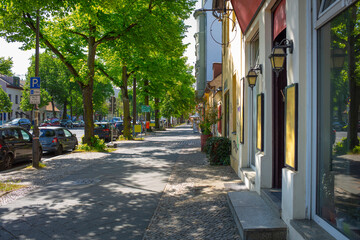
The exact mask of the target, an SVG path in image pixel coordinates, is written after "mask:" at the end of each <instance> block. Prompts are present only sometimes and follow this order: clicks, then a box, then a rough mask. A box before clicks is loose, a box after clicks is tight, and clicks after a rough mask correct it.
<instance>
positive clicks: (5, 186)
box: [0, 180, 26, 193]
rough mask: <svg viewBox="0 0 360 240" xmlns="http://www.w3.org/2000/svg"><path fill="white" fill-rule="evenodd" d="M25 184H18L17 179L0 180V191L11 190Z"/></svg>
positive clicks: (22, 186)
mask: <svg viewBox="0 0 360 240" xmlns="http://www.w3.org/2000/svg"><path fill="white" fill-rule="evenodd" d="M24 187H26V185H20V180H19V181H15V182H14V181H5V182H0V193H4V192H11V191H14V190H17V189H20V188H24Z"/></svg>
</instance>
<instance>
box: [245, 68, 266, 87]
mask: <svg viewBox="0 0 360 240" xmlns="http://www.w3.org/2000/svg"><path fill="white" fill-rule="evenodd" d="M256 71H259V72H260V74H262V65H261V64H259V65H256V66H255V67H254V68H250V70H249V72H248V75H247V76H246V78H247V80H248V83H249V87H251V89H252V88H253V87H255V85H256V80H257V77H258V74H257V73H256Z"/></svg>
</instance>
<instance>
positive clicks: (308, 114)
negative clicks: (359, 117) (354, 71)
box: [222, 0, 360, 239]
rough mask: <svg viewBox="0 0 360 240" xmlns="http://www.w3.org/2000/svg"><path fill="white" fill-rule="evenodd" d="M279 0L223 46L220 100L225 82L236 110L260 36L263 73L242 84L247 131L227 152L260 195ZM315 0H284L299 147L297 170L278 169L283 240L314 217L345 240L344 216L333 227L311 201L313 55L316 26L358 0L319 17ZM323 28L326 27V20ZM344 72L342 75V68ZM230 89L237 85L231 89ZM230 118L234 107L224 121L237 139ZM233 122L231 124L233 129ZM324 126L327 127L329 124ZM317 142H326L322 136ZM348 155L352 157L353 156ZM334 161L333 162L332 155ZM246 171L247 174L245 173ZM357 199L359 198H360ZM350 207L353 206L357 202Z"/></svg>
mask: <svg viewBox="0 0 360 240" xmlns="http://www.w3.org/2000/svg"><path fill="white" fill-rule="evenodd" d="M278 2H279V1H276V0H266V1H264V2H263V5H262V7H261V9H260V10H259V12H258V13H257V15H256V16H255V17H254V18H253V21H252V23H251V25H250V26H249V27H248V30H247V31H246V32H245V33H244V35H243V36H241V37H240V38H239V39H238V38H236V40H235V41H234V42H232V43H230V44H225V45H224V46H223V81H224V82H223V89H224V92H223V96H222V98H223V102H224V97H225V94H226V92H227V90H226V86H227V88H228V89H229V90H228V91H229V93H230V95H233V98H232V97H230V101H229V105H230V106H229V107H230V109H237V107H238V106H239V97H240V94H239V92H240V81H239V80H240V79H241V78H242V77H245V76H246V75H247V73H248V71H249V70H250V68H251V67H254V59H253V56H252V55H253V45H254V39H255V38H256V36H258V38H259V56H258V62H257V63H258V64H261V65H262V73H259V74H258V78H257V83H256V86H255V87H254V88H253V89H251V88H249V87H248V84H247V80H246V82H245V91H244V93H245V124H244V127H245V129H246V131H245V134H244V143H243V144H241V143H240V144H239V147H238V150H237V151H238V152H237V154H236V153H235V151H234V148H233V149H232V154H231V156H232V162H231V165H232V167H233V168H234V170H235V171H236V172H237V174H238V175H239V176H240V177H241V178H242V179H243V180H244V182H245V183H246V185H247V186H248V188H249V189H251V190H256V191H257V192H258V193H259V194H260V193H261V190H262V189H266V188H272V187H273V172H272V169H273V168H274V167H275V166H274V163H273V161H274V159H273V158H274V157H273V148H274V142H273V119H274V117H275V116H273V107H274V106H273V96H272V95H273V84H276V81H277V79H276V77H274V76H273V75H274V74H273V72H272V69H271V64H270V61H269V58H268V56H269V55H270V54H271V51H272V48H273V46H272V45H273V38H272V27H273V26H272V21H273V20H272V19H273V16H272V11H273V10H274V7H275V6H276V4H277V3H278ZM319 2H321V1H315V0H307V1H302V0H294V1H289V0H287V1H286V38H287V39H290V40H292V41H293V44H294V50H293V53H289V50H287V53H288V55H287V59H286V63H285V64H286V70H287V72H286V78H287V86H290V85H292V84H297V85H298V98H297V99H298V112H297V113H298V126H297V130H298V135H297V145H296V146H297V149H298V152H297V155H296V157H297V169H291V168H289V167H286V166H285V167H284V168H282V178H281V183H282V189H281V190H282V201H281V203H282V205H281V218H282V219H283V220H284V222H285V223H286V224H287V225H288V226H289V236H288V239H302V238H301V237H300V236H301V234H299V233H298V232H297V231H296V230H295V229H294V228H293V227H291V223H290V221H291V220H296V219H310V220H313V221H314V222H316V223H318V224H319V225H320V226H321V227H322V228H323V229H324V231H325V232H328V233H330V234H332V235H333V236H334V237H335V238H336V239H348V238H346V237H345V235H342V234H341V233H340V232H339V231H337V230H338V229H341V224H342V223H341V221H345V220H344V219H341V215H340V216H337V219H335V220H334V221H336V224H338V225H336V224H335V225H334V223H333V226H331V224H329V222H326V221H324V220H323V219H321V218H320V217H319V216H318V213H317V212H316V209H317V205H316V204H317V202H316V201H317V198H318V196H317V192H316V189H317V188H318V186H317V181H318V179H317V174H318V172H317V168H318V167H317V163H318V161H319V160H318V155H317V154H318V151H319V150H318V145H317V144H318V142H319V139H318V137H317V136H318V135H317V134H318V128H319V125H318V121H319V119H318V115H317V114H318V112H317V111H318V106H317V104H318V101H319V100H318V95H317V91H318V89H317V84H318V81H320V80H319V77H318V71H320V70H319V68H318V67H317V64H318V62H317V61H318V60H317V54H319V53H318V51H319V50H318V48H319V43H318V42H317V37H318V35H317V32H318V30H319V28H322V27H323V24H326V23H327V21H333V18H332V17H333V16H337V15H339V14H341V12H342V11H345V9H346V7H348V6H350V5H351V4H353V3H356V4H359V1H347V0H339V1H336V2H335V3H334V4H333V5H331V7H329V9H330V11H327V12H325V14H323V15H322V16H321V17H320V18H319V17H318V9H317V7H318V4H319ZM359 5H360V4H359ZM356 6H358V5H356ZM229 8H232V6H231V5H230V6H229ZM324 16H325V17H324ZM324 18H327V20H324V21H323V20H322V19H324ZM322 21H323V22H322ZM224 23H225V21H224ZM237 24H238V23H237ZM328 27H330V24H329V26H328ZM324 28H325V27H324ZM227 29H229V28H227V26H226V25H223V38H224V39H226V38H227V37H228V35H229V36H231V33H232V32H231V30H229V32H227ZM230 29H231V28H230ZM325 30H327V31H328V33H327V34H328V35H330V30H329V29H325ZM332 30H333V29H332ZM257 34H258V35H257ZM326 41H328V42H321V44H322V47H323V48H324V49H325V50H327V51H328V52H325V53H324V54H325V55H324V57H323V58H324V63H323V64H324V66H325V67H326V68H330V67H329V65H330V62H331V61H330V58H332V56H330V54H332V53H330V50H331V49H332V46H331V45H330V36H327V38H326ZM324 45H326V46H324ZM326 54H328V55H326ZM349 58H350V56H349ZM345 67H347V66H345ZM330 73H331V71H330V70H329V71H328V72H327V73H326V74H328V75H326V76H325V77H323V78H326V79H327V81H330V78H333V76H332V75H330ZM343 73H344V74H345V72H343ZM344 78H345V77H344ZM233 79H235V83H236V84H232V83H233V82H232V80H233ZM325 85H326V84H325ZM234 88H236V90H235V89H234ZM322 88H323V89H322V91H324V92H325V95H326V96H325V98H326V99H328V101H329V103H330V101H334V100H332V99H330V97H331V96H330V95H331V87H330V84H328V85H326V86H323V87H322ZM284 92H285V89H284ZM259 93H263V94H264V148H263V150H262V151H260V150H257V149H255V148H254V144H255V142H254V140H256V137H255V136H254V135H255V133H256V132H254V131H256V127H254V126H256V122H255V120H256V97H255V96H256V95H257V94H259ZM234 95H235V96H234ZM328 95H329V96H328ZM326 99H325V100H326ZM234 105H235V106H234ZM324 108H326V110H323V111H324V112H325V113H324V114H325V115H326V116H327V115H329V116H330V111H331V110H330V108H331V107H330V106H324ZM224 109H225V107H224ZM224 113H225V111H223V120H222V124H223V129H225V121H224ZM285 113H286V110H285ZM234 114H235V115H236V117H235V118H233V115H234ZM232 121H239V114H238V113H237V112H236V111H234V110H233V111H230V118H229V125H230V132H232V131H234V132H236V134H230V135H229V138H230V140H231V141H234V140H235V141H237V137H238V134H239V127H238V124H237V123H236V124H233V122H232ZM331 121H333V120H327V121H326V122H327V123H326V124H327V125H329V124H331ZM233 125H234V126H236V127H235V128H234V127H232V126H233ZM329 128H331V126H330V125H329ZM358 135H359V134H358ZM322 141H324V142H325V141H326V139H325V140H322ZM328 142H329V141H328ZM330 148H331V146H330ZM286 151H287V149H285V152H286ZM326 154H327V155H326V157H327V158H329V159H330V158H332V156H330V155H331V153H330V152H328V153H326ZM351 157H352V158H356V157H357V156H351ZM357 159H358V157H357ZM334 161H336V159H335V160H334ZM331 164H332V163H330V165H331ZM245 172H246V174H244V173H245ZM249 173H250V174H249ZM347 174H350V173H347ZM249 176H252V177H254V179H255V180H254V182H253V183H251V179H250V178H251V177H249ZM332 177H333V181H336V179H335V180H334V178H335V177H334V176H332ZM338 178H339V176H338ZM322 181H324V180H322ZM329 181H331V180H329ZM337 181H338V182H341V184H342V181H339V180H337ZM338 184H340V183H338ZM326 186H330V187H333V188H334V183H332V185H331V184H328V185H326ZM349 186H350V185H349ZM352 187H354V186H352ZM349 188H350V187H349ZM333 190H334V189H333ZM337 194H339V193H337ZM357 197H358V198H359V196H357ZM358 198H357V199H358ZM334 201H335V200H334ZM337 204H339V203H337ZM354 208H356V206H355V207H354ZM357 208H358V207H357ZM335 214H337V213H335ZM337 215H339V214H337ZM323 218H324V217H323ZM347 221H349V220H347ZM335 228H338V229H335ZM343 229H344V230H343V232H345V233H346V231H348V232H351V231H353V233H352V234H356V233H355V232H356V230H351V231H350V230H346V227H343ZM346 234H351V233H346ZM352 236H355V235H352ZM355 238H356V237H355ZM351 239H352V238H351ZM356 239H357V238H356Z"/></svg>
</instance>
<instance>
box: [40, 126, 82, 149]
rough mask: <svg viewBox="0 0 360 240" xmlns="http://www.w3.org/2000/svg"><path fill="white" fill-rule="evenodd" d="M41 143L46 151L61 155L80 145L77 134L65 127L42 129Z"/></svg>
mask: <svg viewBox="0 0 360 240" xmlns="http://www.w3.org/2000/svg"><path fill="white" fill-rule="evenodd" d="M39 129H40V137H39V139H40V143H41V146H42V148H43V150H44V151H47V152H55V153H56V154H61V153H62V152H63V151H65V150H71V151H72V150H74V149H75V148H76V146H77V145H78V141H77V138H76V135H75V134H72V133H71V132H70V131H69V130H67V129H66V128H63V127H40V128H39Z"/></svg>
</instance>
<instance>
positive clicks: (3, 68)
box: [0, 57, 13, 76]
mask: <svg viewBox="0 0 360 240" xmlns="http://www.w3.org/2000/svg"><path fill="white" fill-rule="evenodd" d="M12 67H13V60H12V58H10V57H8V58H7V59H5V57H0V74H3V75H6V76H12V75H13V73H12V71H11V68H12Z"/></svg>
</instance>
